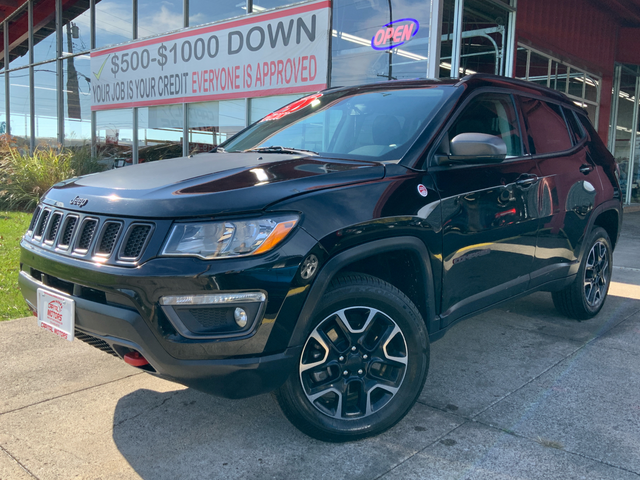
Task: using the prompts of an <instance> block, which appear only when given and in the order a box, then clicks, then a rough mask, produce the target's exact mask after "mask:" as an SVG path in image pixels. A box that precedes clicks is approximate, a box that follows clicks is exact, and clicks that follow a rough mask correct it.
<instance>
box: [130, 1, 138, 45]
mask: <svg viewBox="0 0 640 480" xmlns="http://www.w3.org/2000/svg"><path fill="white" fill-rule="evenodd" d="M131 26H132V31H131V38H132V39H134V40H136V39H137V38H138V0H132V1H131Z"/></svg>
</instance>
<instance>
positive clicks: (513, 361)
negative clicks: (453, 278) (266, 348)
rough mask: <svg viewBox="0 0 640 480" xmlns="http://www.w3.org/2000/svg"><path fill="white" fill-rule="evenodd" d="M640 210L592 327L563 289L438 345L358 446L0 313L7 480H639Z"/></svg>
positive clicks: (0, 436)
mask: <svg viewBox="0 0 640 480" xmlns="http://www.w3.org/2000/svg"><path fill="white" fill-rule="evenodd" d="M639 238H640V212H638V213H629V214H627V215H626V217H625V225H624V228H623V232H622V237H621V239H620V243H619V245H618V248H617V249H616V253H615V255H614V274H613V281H614V283H613V284H612V287H611V290H610V296H609V298H608V299H607V303H606V304H605V306H604V308H603V310H602V312H601V313H600V314H599V315H598V316H597V317H596V318H595V319H592V320H590V321H587V322H581V323H579V322H575V321H571V320H568V319H565V318H564V317H562V316H560V315H558V314H557V313H556V312H555V310H554V308H553V304H552V302H551V298H550V295H549V294H544V293H538V294H534V295H531V296H529V297H527V298H524V299H521V300H518V301H513V302H510V303H508V304H505V305H504V306H502V307H501V308H498V309H495V310H492V311H490V312H487V313H485V314H483V315H479V316H477V317H475V318H473V319H470V320H467V321H465V322H463V323H461V324H460V325H458V326H456V327H455V328H454V329H453V330H451V331H450V332H449V333H448V334H447V335H446V336H445V337H444V338H443V339H442V340H440V341H438V342H436V343H434V344H433V345H432V357H431V368H430V372H429V377H428V380H427V384H426V385H425V388H424V391H423V393H422V395H421V397H420V400H419V402H418V403H417V404H416V406H415V407H414V408H413V410H412V411H411V412H410V413H409V415H408V416H407V417H406V418H405V419H404V420H403V421H402V422H401V423H400V424H398V425H397V426H396V427H395V428H393V429H392V430H391V431H389V432H387V433H386V434H384V435H380V436H378V437H376V438H372V439H368V440H364V441H361V442H356V443H350V444H346V445H333V444H326V443H322V442H319V441H316V440H313V439H310V438H309V437H306V436H305V435H303V434H301V433H300V432H298V431H297V430H296V429H295V428H293V427H292V426H291V425H290V424H289V423H288V422H287V421H286V419H285V418H284V417H283V416H282V414H281V413H280V411H279V409H278V407H277V406H276V404H275V402H274V401H273V399H272V398H271V397H270V396H269V395H263V396H259V397H255V398H250V399H246V400H240V401H232V400H225V399H220V398H216V397H211V396H208V395H205V394H202V393H199V392H196V391H193V390H190V389H186V388H184V387H181V386H179V385H175V384H172V383H169V382H166V381H163V380H159V379H157V378H154V377H152V376H150V375H147V374H144V373H140V372H139V371H138V370H136V369H134V368H133V367H129V366H127V365H126V364H124V363H123V362H122V361H120V360H117V359H115V358H113V357H110V356H108V355H106V354H104V353H102V352H100V351H98V350H96V349H94V348H92V347H90V346H88V345H86V344H84V343H82V342H79V341H75V342H73V343H70V342H65V341H63V340H60V339H58V338H57V337H55V336H53V335H51V334H50V333H48V332H46V331H44V330H41V329H38V328H37V327H36V325H35V319H33V318H26V319H18V320H13V321H10V322H4V323H0V352H1V353H0V479H2V480H9V479H11V480H13V479H33V478H38V479H71V478H73V479H97V478H103V479H136V478H142V479H165V478H166V479H176V478H180V479H186V478H198V479H201V478H225V479H227V478H242V479H253V478H256V479H262V478H295V479H298V478H329V479H332V480H335V479H340V478H349V479H353V478H362V479H373V478H385V479H387V478H388V479H392V478H399V479H400V478H402V479H405V478H416V479H418V478H420V479H457V478H465V479H466V478H469V479H485V478H486V479H492V480H493V479H508V478H526V479H540V478H545V479H547V478H549V479H556V478H557V479H563V480H565V479H635V480H639V479H640V395H639V392H640V242H639V241H638V239H639Z"/></svg>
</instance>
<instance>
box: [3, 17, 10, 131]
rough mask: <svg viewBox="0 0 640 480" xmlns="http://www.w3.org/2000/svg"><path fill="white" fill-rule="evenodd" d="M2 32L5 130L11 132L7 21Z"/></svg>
mask: <svg viewBox="0 0 640 480" xmlns="http://www.w3.org/2000/svg"><path fill="white" fill-rule="evenodd" d="M3 32H4V108H5V112H7V113H6V114H5V120H6V124H5V132H7V134H10V133H11V89H10V87H9V85H10V84H9V63H11V62H10V60H9V49H10V47H11V45H9V22H4V24H3Z"/></svg>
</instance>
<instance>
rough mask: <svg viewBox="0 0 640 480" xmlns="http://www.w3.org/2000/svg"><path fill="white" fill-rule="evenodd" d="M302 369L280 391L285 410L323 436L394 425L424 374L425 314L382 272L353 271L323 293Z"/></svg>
mask: <svg viewBox="0 0 640 480" xmlns="http://www.w3.org/2000/svg"><path fill="white" fill-rule="evenodd" d="M312 326H313V329H312V331H311V332H310V333H309V335H308V337H307V340H306V342H305V345H304V347H303V350H302V354H301V356H300V362H299V365H298V371H297V372H296V373H295V374H293V375H291V377H290V378H289V379H288V380H287V382H286V383H285V384H284V385H283V386H282V387H281V388H280V389H279V390H278V391H277V392H276V393H275V396H276V399H277V401H278V403H279V405H280V407H281V409H282V411H283V413H284V414H285V415H286V416H287V418H288V419H289V420H290V421H291V422H292V423H293V424H294V425H295V426H296V427H297V428H298V429H300V430H301V431H303V432H304V433H306V434H307V435H310V436H312V437H314V438H318V439H320V440H325V441H332V442H344V441H351V440H358V439H360V438H365V437H368V436H372V435H377V434H379V433H381V432H383V431H385V430H387V429H389V428H391V427H392V426H393V425H395V424H396V423H397V422H398V421H400V420H401V419H402V417H404V415H406V413H407V412H408V411H409V410H410V409H411V407H412V406H413V404H414V403H415V401H416V400H417V398H418V396H419V394H420V392H421V391H422V387H423V385H424V381H425V379H426V375H427V370H428V364H429V342H428V335H427V331H426V327H425V324H424V321H423V319H422V316H421V315H420V313H419V312H418V310H417V308H416V307H415V305H414V304H413V303H412V302H411V300H409V298H407V297H406V296H405V295H404V294H403V293H402V292H400V291H399V290H398V289H396V288H395V287H393V286H392V285H390V284H388V283H386V282H384V281H382V280H380V279H379V278H376V277H372V276H369V275H362V274H348V275H344V276H341V277H339V278H337V279H335V280H334V281H333V282H332V283H331V285H330V287H329V288H328V292H327V293H326V294H325V296H324V297H323V298H322V300H321V302H320V305H319V310H318V314H317V315H316V316H315V317H314V321H313V323H312Z"/></svg>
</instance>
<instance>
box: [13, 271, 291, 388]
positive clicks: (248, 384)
mask: <svg viewBox="0 0 640 480" xmlns="http://www.w3.org/2000/svg"><path fill="white" fill-rule="evenodd" d="M19 284H20V288H21V289H22V293H23V295H24V297H25V299H26V300H27V301H28V302H29V303H30V304H32V305H35V304H36V300H35V299H36V292H37V289H38V288H41V287H43V288H47V289H48V290H55V289H53V288H51V287H49V286H45V285H43V284H42V283H41V282H38V281H36V280H35V279H33V278H31V277H30V276H29V275H27V274H26V273H25V272H20V278H19ZM58 293H60V294H63V295H64V294H65V293H64V292H58ZM74 300H75V302H76V329H77V330H78V331H79V332H81V333H83V334H85V335H90V336H91V337H94V338H95V339H99V340H102V341H103V342H105V343H106V344H108V345H109V347H111V349H112V350H113V351H115V352H116V353H117V354H118V356H119V357H123V356H124V355H125V354H126V353H128V352H130V351H132V350H133V351H137V352H139V353H141V354H142V355H143V356H144V357H145V358H146V359H147V360H148V361H149V364H150V367H151V368H146V370H147V371H149V373H152V374H155V375H157V376H159V377H162V378H165V379H167V380H171V381H175V382H177V383H181V384H183V385H186V386H188V387H192V388H195V389H197V390H201V391H204V392H207V393H211V394H214V395H219V396H223V397H227V398H244V397H249V396H253V395H258V394H261V393H266V392H269V391H272V390H274V389H276V388H278V387H279V386H280V385H282V383H284V381H285V380H286V379H287V377H288V376H289V374H290V373H291V371H293V370H294V369H295V367H296V364H297V361H298V358H299V355H300V351H301V349H302V347H301V346H300V347H294V348H289V349H287V350H285V351H284V352H282V353H277V354H273V355H266V356H261V357H249V358H229V359H217V360H182V359H177V358H174V357H172V356H171V355H169V354H168V353H167V352H166V350H165V349H164V348H163V347H162V345H161V344H160V343H159V342H158V340H157V339H156V337H155V335H153V333H152V332H151V330H150V329H149V327H148V325H147V324H146V323H145V321H144V320H143V319H142V317H141V316H140V315H139V314H138V313H136V312H134V311H132V310H129V309H125V308H119V307H115V306H110V305H102V304H100V303H95V302H91V301H89V300H85V299H83V298H78V297H74Z"/></svg>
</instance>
